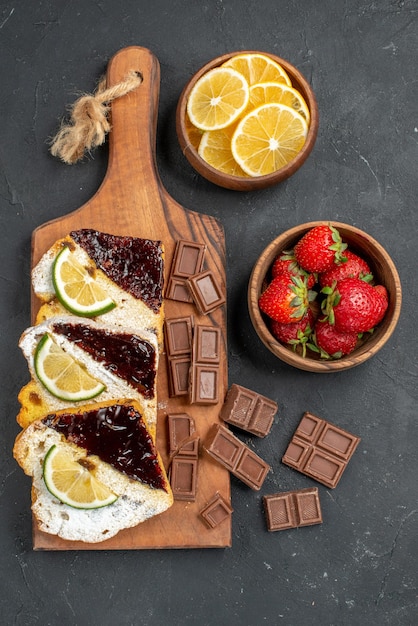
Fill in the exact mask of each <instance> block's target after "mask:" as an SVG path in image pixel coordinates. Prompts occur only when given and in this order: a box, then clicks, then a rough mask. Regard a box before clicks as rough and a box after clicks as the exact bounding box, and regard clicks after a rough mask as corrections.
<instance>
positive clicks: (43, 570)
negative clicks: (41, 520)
mask: <svg viewBox="0 0 418 626" xmlns="http://www.w3.org/2000/svg"><path fill="white" fill-rule="evenodd" d="M128 45H141V46H145V47H148V48H150V49H151V50H152V52H153V53H154V54H155V55H156V56H157V58H158V59H159V61H160V64H161V95H160V116H159V125H158V132H157V160H158V167H159V171H160V175H161V178H162V181H163V184H164V186H165V187H166V189H167V190H168V192H169V193H170V195H172V196H173V197H174V198H175V199H176V200H177V201H178V202H180V204H182V205H183V206H185V207H187V208H190V209H194V210H197V211H200V212H202V213H209V214H211V215H214V216H216V217H219V218H220V219H221V220H222V222H223V224H224V227H225V234H226V243H227V262H228V266H227V272H228V322H229V326H228V333H229V382H230V384H232V383H234V382H235V383H237V384H241V385H243V386H247V387H249V388H253V389H255V390H257V391H258V392H259V393H262V394H264V395H266V396H267V397H271V398H273V399H274V400H276V401H277V402H278V404H279V415H278V417H277V418H276V420H275V423H274V424H273V427H272V431H271V433H270V434H269V436H268V437H267V438H265V439H263V440H260V439H256V438H253V437H250V436H243V435H241V437H242V439H243V440H244V441H245V442H246V443H247V444H248V445H250V447H251V448H252V449H253V450H254V451H255V452H256V453H257V454H259V455H260V456H262V457H263V458H264V459H265V460H266V461H267V462H268V463H269V464H271V466H272V468H273V471H272V472H270V474H269V475H268V477H267V479H266V481H265V483H264V485H263V488H262V490H261V491H260V492H253V491H252V490H250V489H248V488H247V487H246V486H245V485H243V484H242V483H240V482H239V481H238V480H236V479H235V478H232V505H233V508H234V513H233V518H232V524H233V546H232V548H230V549H226V550H216V549H215V550H206V551H199V550H197V551H194V550H191V551H187V550H176V551H144V552H106V551H104V552H86V553H74V552H70V553H65V552H64V553H63V552H59V553H47V552H46V553H42V552H36V553H35V552H33V551H32V548H31V546H32V543H31V515H30V493H29V490H30V481H29V479H28V478H27V477H25V476H24V475H23V472H22V471H21V470H20V468H18V466H17V465H16V463H15V461H14V460H13V458H12V456H11V448H12V445H13V440H14V437H15V435H16V434H17V432H18V426H17V424H16V423H15V415H16V413H17V411H18V403H17V399H16V396H17V393H18V391H19V389H20V387H21V386H22V385H23V384H24V383H26V381H27V377H28V374H27V368H26V363H25V361H24V359H23V357H22V356H21V354H20V352H19V349H18V347H17V341H18V337H19V335H20V333H21V331H22V330H23V329H24V328H25V327H26V326H27V325H28V324H29V315H30V303H29V287H30V285H29V270H30V237H31V233H32V231H33V229H34V228H35V227H36V226H38V225H40V224H42V223H44V222H45V221H47V220H49V219H51V218H54V217H58V216H61V215H65V214H66V213H68V212H70V211H72V210H73V209H75V208H77V207H79V206H81V205H82V204H83V203H84V202H86V201H87V200H88V199H89V198H90V197H91V196H92V194H93V193H94V192H95V191H96V189H97V188H98V186H99V184H100V182H101V180H102V178H103V176H104V173H105V170H106V162H107V149H106V147H103V148H100V149H98V150H96V151H95V153H94V154H92V155H91V156H90V157H88V158H86V159H85V160H84V161H83V162H82V163H80V164H77V165H74V166H66V165H63V164H62V163H60V162H59V161H58V160H57V159H54V158H53V157H51V156H50V155H49V153H48V143H47V142H48V138H49V137H50V136H51V135H53V134H54V132H55V131H56V130H57V126H58V123H59V120H60V118H61V116H64V115H65V112H66V110H67V106H68V105H69V104H70V103H71V102H72V101H73V100H74V99H75V97H76V95H77V94H78V93H79V92H80V91H92V90H93V89H94V87H95V84H96V81H97V80H98V78H99V77H100V76H101V74H102V73H103V72H104V71H105V69H106V66H107V62H108V60H109V58H110V57H111V56H112V55H113V54H114V53H115V52H116V51H117V50H119V49H120V48H123V47H125V46H128ZM417 46H418V6H417V3H416V2H415V1H412V0H405V1H401V0H399V1H396V2H395V1H392V0H382V1H381V2H365V1H361V0H351V2H346V1H343V0H322V1H321V2H310V1H308V0H299V2H287V3H284V2H280V1H273V0H270V1H263V0H260V1H258V2H256V1H253V0H248V1H242V0H224V1H223V2H222V1H214V2H200V1H195V2H190V1H186V0H171V1H170V0H153V2H145V0H126V1H125V0H122V1H121V2H114V1H113V0H112V1H110V0H101V1H100V0H98V1H96V2H91V1H86V0H75V1H73V2H64V1H58V0H57V1H55V2H52V1H50V0H49V1H48V0H45V1H43V2H30V1H29V0H24V1H22V2H20V3H13V2H8V1H6V0H3V1H2V2H1V4H0V51H1V59H2V62H1V70H0V73H1V78H2V81H1V84H2V90H1V95H0V112H1V116H2V133H1V142H0V167H1V172H0V220H1V222H0V233H1V234H0V236H1V242H2V254H1V258H2V267H1V283H0V284H1V298H0V302H1V319H2V320H3V322H2V325H1V331H0V336H1V342H2V346H1V348H2V349H1V354H2V358H1V370H0V376H1V379H2V401H1V421H0V428H1V431H0V432H1V438H0V441H1V455H0V464H1V482H0V485H1V486H0V496H1V497H0V520H1V524H2V527H1V554H2V559H1V571H2V575H1V583H0V589H1V594H0V615H1V623H2V624H5V625H11V624H15V625H19V626H30V625H33V624H42V625H43V626H46V625H55V624H57V625H58V624H59V625H62V626H65V625H67V624H68V625H80V626H82V625H84V624H102V625H104V626H107V625H110V624H112V625H113V624H118V625H119V624H120V625H123V626H124V625H127V626H128V625H129V626H130V625H131V624H135V625H136V624H141V625H142V624H143V625H146V626H147V625H150V626H154V625H160V624H173V625H182V624H192V625H194V624H196V625H199V626H201V625H202V626H203V625H208V626H212V625H215V624H216V625H217V624H230V625H233V626H235V625H238V624H240V625H245V626H253V625H256V626H258V625H259V624H260V625H261V624H269V625H272V626H275V625H277V624H286V625H289V626H294V625H295V626H298V625H299V624H301V625H302V624H305V623H311V624H315V625H316V624H318V625H321V626H322V625H329V626H331V625H332V626H334V625H335V626H339V625H356V626H357V625H359V624H360V625H362V624H367V625H370V626H374V625H376V626H383V625H390V626H392V625H394V626H397V625H399V626H405V625H410V624H411V625H412V624H416V623H417V620H418V598H417V594H418V592H417V588H418V580H417V569H418V568H417V558H418V532H417V531H418V504H417V503H418V497H417V496H418V486H417V485H418V483H417V479H416V477H417V471H418V455H417V451H416V450H417V442H418V419H417V408H416V403H417V397H418V386H417V375H418V360H417V353H418V339H417V335H416V328H415V319H416V315H415V301H416V298H417V281H416V274H415V266H416V259H415V239H416V236H417V226H418V218H417V216H416V198H417V196H418V177H417V156H418V150H417V143H418V141H417V140H418V127H417V125H418V118H417V102H418V81H417V71H416V70H417V64H416V54H417ZM240 49H260V50H265V51H266V52H269V51H270V52H272V53H275V54H277V55H278V56H281V57H283V58H285V59H288V60H289V61H291V62H292V63H294V64H295V65H296V66H297V67H298V68H299V69H300V70H301V71H302V72H303V73H304V75H305V76H306V78H307V79H308V80H309V81H310V82H311V84H312V86H313V88H314V90H315V92H316V95H317V98H318V104H319V111H320V130H319V136H318V140H317V143H316V146H315V148H314V151H313V153H312V155H311V157H310V158H309V160H308V161H307V163H306V164H305V165H304V166H303V167H302V169H301V170H299V172H298V173H297V174H296V175H295V176H294V177H293V178H291V179H289V180H288V181H286V182H284V183H282V184H281V185H280V186H277V187H275V188H272V189H269V190H266V191H262V192H257V193H254V194H249V193H248V194H247V193H245V194H240V193H239V192H231V191H227V190H224V189H221V188H218V187H215V186H214V185H212V184H211V183H209V182H207V181H205V180H204V179H202V178H201V177H199V176H198V175H196V174H195V173H194V172H193V171H192V170H191V168H190V166H189V165H188V163H187V162H186V160H185V159H184V157H183V156H182V154H181V151H180V149H179V147H178V143H177V140H176V136H175V130H174V127H175V106H176V102H177V98H178V96H179V94H180V92H181V89H182V88H183V86H184V84H185V82H186V81H187V79H188V78H189V77H190V76H191V74H192V73H194V72H195V71H196V70H197V69H198V68H199V67H200V66H201V65H203V64H204V63H206V62H207V61H208V60H209V59H211V58H212V57H214V56H217V55H219V54H223V53H225V52H229V51H233V50H240ZM315 219H335V220H338V221H341V222H347V223H350V224H353V225H355V226H357V227H359V228H361V229H363V230H366V231H368V232H369V233H370V234H371V235H372V236H373V237H375V238H376V239H377V240H378V241H379V242H380V243H381V244H382V245H383V246H384V247H385V248H386V249H387V251H388V252H389V253H390V254H391V256H392V258H393V260H394V262H395V263H396V265H397V267H398V270H399V273H400V276H401V280H402V284H403V292H404V302H403V310H402V314H401V318H400V322H399V324H398V327H397V329H396V331H395V333H394V335H393V336H392V338H391V339H390V341H389V342H388V343H387V344H386V346H385V347H384V348H383V350H382V351H381V352H380V353H379V354H378V355H377V356H376V357H374V358H373V359H372V360H370V361H368V362H367V363H366V364H364V365H362V366H360V367H358V368H355V369H353V370H349V371H347V372H341V373H339V374H335V375H320V374H310V373H308V372H302V371H297V370H294V369H292V368H291V367H290V366H288V365H286V364H284V363H281V362H279V361H277V360H276V359H275V358H274V357H273V356H272V355H271V354H270V353H269V352H267V350H266V349H265V348H264V347H263V345H262V344H261V343H260V341H259V339H258V338H257V336H256V334H255V332H254V331H253V329H252V326H251V323H250V320H249V316H248V312H247V305H246V287H247V283H248V278H249V274H250V271H251V268H252V265H253V263H254V262H255V260H256V258H257V256H258V255H259V253H260V252H261V251H262V250H263V249H264V247H265V246H266V245H267V244H268V243H269V241H270V240H271V239H272V238H274V237H275V236H277V235H278V234H279V233H280V232H281V231H283V230H285V229H287V228H289V227H292V226H294V225H296V224H298V223H301V222H307V221H311V220H315ZM306 410H309V411H311V412H312V413H314V414H316V415H319V416H321V417H323V418H325V419H327V420H329V421H331V422H333V423H335V424H337V425H338V426H340V427H342V428H345V429H347V430H349V431H350V432H352V433H354V434H356V435H358V436H360V437H361V438H362V441H361V443H360V446H359V448H358V449H357V451H356V453H355V455H354V456H353V458H352V460H351V461H350V464H349V466H348V468H347V470H346V471H345V473H344V476H343V478H342V480H341V482H340V484H339V485H338V487H337V488H336V489H335V490H327V489H326V488H324V487H322V486H321V485H319V491H320V497H321V506H322V512H323V518H324V522H323V524H322V525H319V526H312V527H309V528H299V529H292V530H289V531H285V532H282V533H268V532H267V530H266V524H265V519H264V513H263V510H262V496H263V495H265V494H269V493H274V492H278V491H286V490H295V489H301V488H306V487H310V486H313V481H310V480H309V479H308V478H306V477H304V476H302V475H299V474H298V473H297V472H295V471H293V470H291V469H290V468H288V467H285V466H284V465H282V464H281V463H280V458H281V456H282V454H283V452H284V450H285V448H286V446H287V443H288V441H289V439H290V437H291V436H292V434H293V432H294V430H295V428H296V426H297V424H298V423H299V420H300V418H301V416H302V414H303V412H304V411H306Z"/></svg>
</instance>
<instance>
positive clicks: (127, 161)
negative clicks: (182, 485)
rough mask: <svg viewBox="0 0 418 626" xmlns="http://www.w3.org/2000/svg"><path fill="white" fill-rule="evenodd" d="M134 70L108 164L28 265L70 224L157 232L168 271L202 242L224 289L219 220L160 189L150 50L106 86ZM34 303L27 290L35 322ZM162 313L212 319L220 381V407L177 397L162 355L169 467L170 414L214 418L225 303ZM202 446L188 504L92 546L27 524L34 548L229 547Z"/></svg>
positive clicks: (217, 488) (203, 424)
mask: <svg viewBox="0 0 418 626" xmlns="http://www.w3.org/2000/svg"><path fill="white" fill-rule="evenodd" d="M131 70H134V71H138V72H140V73H141V75H142V77H143V81H142V83H141V84H140V86H139V87H137V89H135V90H134V91H132V92H131V93H129V94H128V95H126V96H123V97H121V98H118V99H116V100H114V101H113V102H112V105H111V123H112V130H111V133H110V136H109V164H108V169H107V173H106V176H105V178H104V181H103V183H102V185H101V186H100V188H99V190H98V192H97V193H96V194H95V195H94V196H93V198H91V200H89V201H88V202H87V203H86V204H84V205H83V206H81V207H80V208H79V209H77V210H76V211H74V212H73V213H71V214H69V215H66V216H64V217H61V218H58V219H55V220H53V221H50V222H48V223H46V224H43V225H42V226H40V227H39V228H37V229H36V230H35V231H34V233H33V238H32V266H34V265H35V264H36V263H37V262H38V260H39V259H40V257H41V256H42V254H43V253H44V252H45V251H46V250H47V249H48V248H49V247H50V246H51V245H52V244H53V243H54V241H55V240H56V239H59V238H61V237H63V236H65V235H66V234H68V233H69V231H71V230H73V229H80V228H94V229H97V230H100V231H102V232H106V233H111V234H114V235H130V236H135V237H143V238H149V239H158V240H162V242H163V244H164V247H165V278H166V279H167V276H168V271H169V269H170V265H171V261H172V258H173V252H174V248H175V244H176V242H177V241H178V240H185V241H198V242H202V243H205V244H206V247H207V250H206V254H205V265H204V268H205V269H210V270H212V271H213V272H215V275H216V277H217V279H218V281H219V283H220V284H221V285H222V286H223V288H224V289H225V290H226V272H225V238H224V232H223V228H222V225H221V224H220V223H219V221H217V220H216V219H215V218H213V217H211V216H209V215H202V214H200V213H197V212H194V211H191V210H188V209H185V208H183V207H182V206H181V205H180V204H179V203H178V202H176V201H175V200H173V198H171V197H170V196H169V194H168V192H167V191H166V190H165V189H164V188H163V186H162V183H161V181H160V179H159V175H158V172H157V169H156V162H155V139H156V126H157V114H158V96H159V86H160V68H159V63H158V60H157V59H156V57H155V56H154V55H153V54H152V53H151V52H150V51H149V50H147V49H146V48H141V47H136V46H132V47H128V48H124V49H122V50H120V51H119V52H118V53H117V54H116V55H115V56H114V57H113V58H112V59H111V61H110V63H109V65H108V70H107V85H108V86H111V85H114V84H116V83H119V82H121V81H123V80H124V79H125V78H126V76H127V74H128V73H129V72H130V71H131ZM38 308H39V302H38V301H37V299H36V298H35V297H34V295H33V294H32V321H33V322H34V320H35V316H36V313H37V310H38ZM165 313H166V317H167V318H168V317H180V316H183V315H190V314H192V315H194V316H195V321H196V323H201V324H212V325H214V326H217V327H219V328H220V329H221V333H222V337H223V342H222V343H223V345H222V359H221V376H220V381H221V389H220V400H219V403H218V404H217V405H209V406H208V405H206V406H204V405H190V404H189V403H188V402H187V401H185V400H184V399H183V398H170V397H169V393H168V384H167V370H166V358H165V354H164V353H163V354H162V355H161V357H160V366H159V371H158V407H159V408H158V426H157V445H158V448H159V451H160V453H161V455H162V457H163V460H164V462H165V464H166V466H167V464H168V454H167V424H166V420H167V414H168V413H182V412H183V413H184V412H185V413H188V414H189V415H191V416H192V417H193V418H194V420H195V422H196V430H197V431H198V434H199V436H200V441H201V444H202V441H204V439H205V436H206V434H207V432H208V430H209V428H210V427H211V426H212V425H213V424H214V423H217V422H218V421H219V410H220V408H221V405H222V402H223V398H224V396H225V394H226V390H227V337H226V306H222V307H220V308H219V309H217V310H216V311H215V312H214V313H212V314H211V315H209V316H200V315H198V313H197V310H196V308H195V306H194V305H193V304H184V303H180V302H175V301H173V300H165ZM201 444H200V448H201V449H200V452H199V464H198V484H197V497H196V501H195V502H182V501H175V502H174V505H173V506H172V507H171V509H169V510H168V511H166V512H165V513H163V514H162V515H160V516H157V517H155V518H153V519H151V520H148V521H147V522H145V523H143V524H140V525H139V526H137V527H136V528H133V529H128V530H125V531H122V532H120V533H119V534H118V535H117V536H116V537H113V538H111V539H108V540H107V541H105V542H103V543H99V544H85V543H83V542H68V541H64V540H61V539H59V538H56V537H54V536H52V535H48V534H46V533H42V532H40V531H39V530H38V529H37V526H36V523H35V522H34V527H33V545H34V548H35V549H36V550H41V549H45V550H76V549H77V550H83V549H84V550H85V549H88V550H96V549H97V550H117V549H125V550H126V549H141V548H207V547H227V546H230V545H231V521H230V520H225V521H224V522H222V523H221V524H219V525H218V526H217V527H216V528H214V529H209V528H207V527H206V525H205V524H204V522H203V520H202V519H201V517H200V511H201V509H202V508H203V507H204V506H205V504H206V503H207V502H208V501H209V500H210V499H211V498H212V496H214V495H215V493H216V492H219V493H220V494H221V495H222V496H223V497H224V498H225V499H226V500H227V501H230V477H229V472H228V471H227V470H225V469H224V468H223V467H222V466H220V465H219V464H217V463H216V462H215V461H213V460H212V459H211V458H210V457H209V455H208V454H207V453H206V452H205V451H204V450H203V449H202V445H201Z"/></svg>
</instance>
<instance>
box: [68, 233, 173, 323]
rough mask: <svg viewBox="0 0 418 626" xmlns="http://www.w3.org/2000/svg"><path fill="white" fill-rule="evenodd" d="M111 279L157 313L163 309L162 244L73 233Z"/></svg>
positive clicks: (113, 236)
mask: <svg viewBox="0 0 418 626" xmlns="http://www.w3.org/2000/svg"><path fill="white" fill-rule="evenodd" d="M70 236H71V237H72V238H73V240H74V241H75V242H76V243H78V244H79V245H80V246H81V247H82V248H83V249H84V250H85V251H86V252H87V254H88V255H89V257H90V258H91V259H93V261H94V262H95V264H96V266H97V267H98V268H99V269H101V270H102V271H103V272H104V273H105V274H106V275H107V276H108V277H109V278H110V279H111V280H113V281H114V282H115V283H116V284H117V285H119V287H121V289H124V290H125V291H127V292H128V293H130V294H131V295H132V296H134V298H137V299H138V300H142V301H143V302H144V303H145V304H146V305H147V306H148V307H149V308H150V309H152V310H153V311H154V312H155V313H158V311H159V310H160V308H161V304H162V292H163V280H164V260H163V253H162V247H161V242H160V241H153V240H151V239H140V238H138V237H119V236H116V235H108V234H106V233H101V232H99V231H97V230H93V229H89V228H84V229H81V230H73V231H72V232H71V233H70Z"/></svg>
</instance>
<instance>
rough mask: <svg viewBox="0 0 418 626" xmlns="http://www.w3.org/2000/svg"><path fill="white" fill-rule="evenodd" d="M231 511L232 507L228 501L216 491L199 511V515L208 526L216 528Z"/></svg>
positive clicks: (227, 517) (229, 515) (228, 516)
mask: <svg viewBox="0 0 418 626" xmlns="http://www.w3.org/2000/svg"><path fill="white" fill-rule="evenodd" d="M232 512H233V509H232V507H231V505H230V504H229V502H227V501H226V500H225V499H224V498H223V497H222V496H221V494H220V493H216V494H215V496H214V497H213V498H212V499H211V500H210V501H209V502H208V503H207V505H206V506H205V507H204V508H203V509H202V510H201V511H200V515H201V516H202V518H203V519H204V520H205V522H206V524H207V525H208V526H209V528H216V526H219V524H221V523H222V522H223V521H225V520H226V519H229V518H230V517H231V514H232Z"/></svg>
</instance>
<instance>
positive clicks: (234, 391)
mask: <svg viewBox="0 0 418 626" xmlns="http://www.w3.org/2000/svg"><path fill="white" fill-rule="evenodd" d="M277 408H278V406H277V403H276V402H274V400H270V399H269V398H266V397H265V396H262V395H260V394H258V393H256V392H255V391H251V390H250V389H246V388H245V387H241V386H240V385H235V384H233V385H231V387H230V389H229V391H228V393H227V395H226V398H225V402H224V405H223V407H222V409H221V412H220V417H221V418H222V419H223V420H224V421H225V422H227V423H228V424H232V425H233V426H237V427H238V428H241V429H242V430H246V431H248V432H249V433H251V434H253V435H257V437H265V436H266V435H268V433H269V432H270V429H271V425H272V424H273V419H274V416H275V414H276V413H277Z"/></svg>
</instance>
